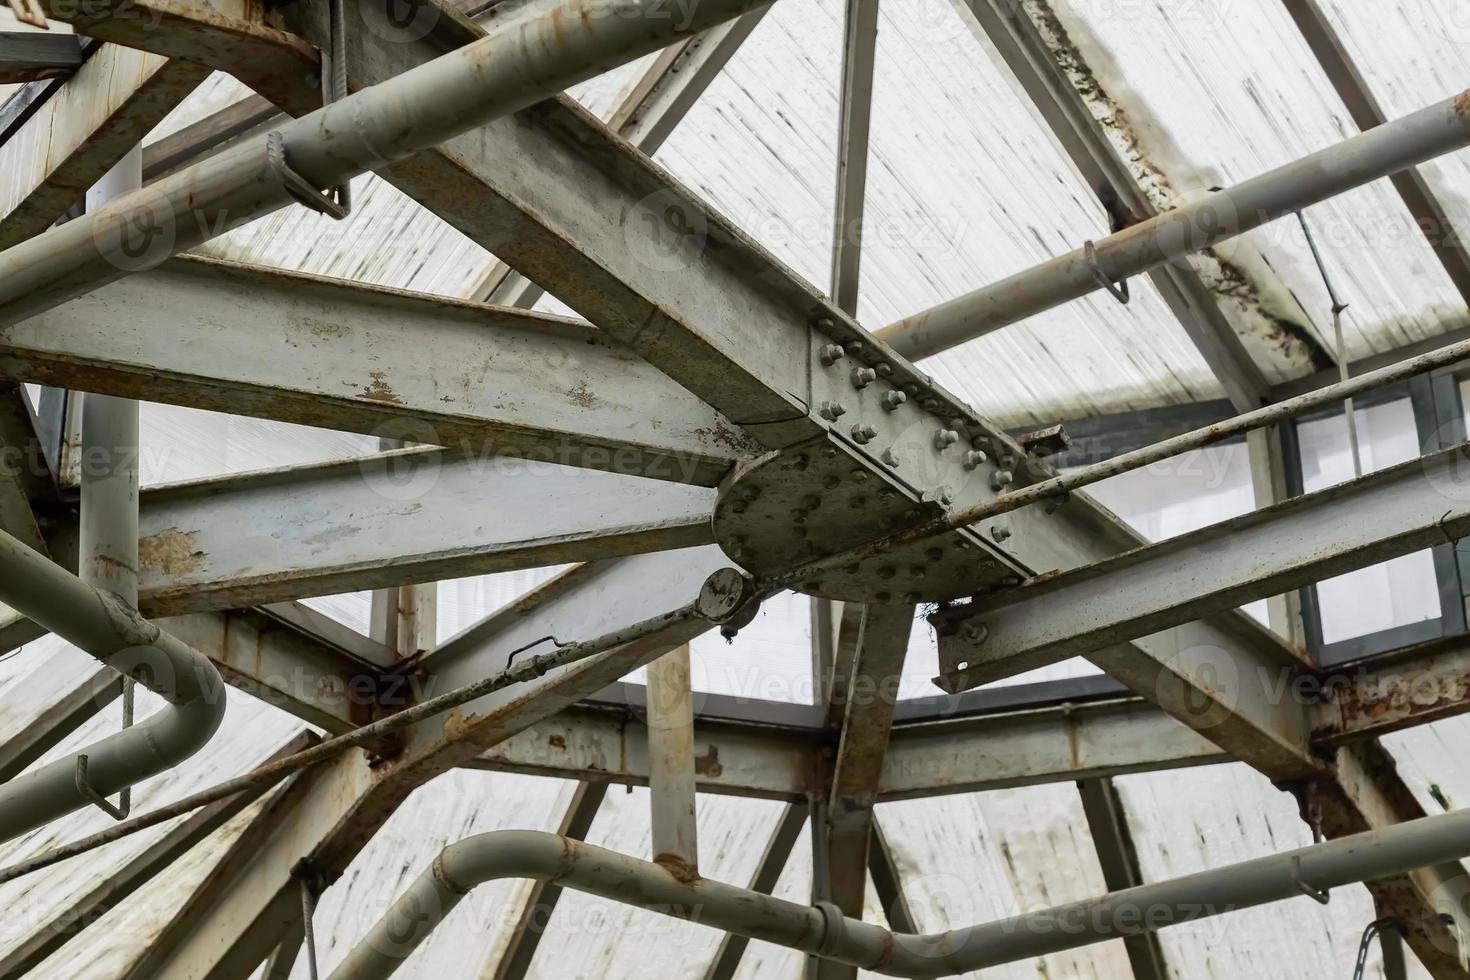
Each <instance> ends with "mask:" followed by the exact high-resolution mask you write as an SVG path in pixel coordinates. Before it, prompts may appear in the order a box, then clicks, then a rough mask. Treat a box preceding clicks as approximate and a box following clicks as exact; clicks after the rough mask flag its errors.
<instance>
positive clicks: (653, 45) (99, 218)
mask: <svg viewBox="0 0 1470 980" xmlns="http://www.w3.org/2000/svg"><path fill="white" fill-rule="evenodd" d="M764 5H765V4H763V3H761V2H758V0H702V2H700V3H698V4H690V5H684V4H670V3H667V2H666V0H565V2H563V3H560V4H557V5H555V6H552V5H550V4H543V5H540V6H539V7H538V8H537V9H536V10H535V12H534V13H531V14H527V15H526V16H523V17H517V18H515V19H514V20H512V21H510V22H509V23H507V24H506V25H505V26H503V27H501V28H499V29H498V30H496V31H494V32H493V33H491V34H489V35H488V36H486V37H483V38H481V39H479V40H478V41H475V42H474V43H472V44H468V45H466V46H465V47H463V48H459V49H457V50H454V51H451V52H448V53H447V54H444V55H441V56H440V57H438V58H435V59H434V60H433V61H430V62H426V63H425V64H422V65H419V66H417V67H415V68H412V69H410V70H409V71H406V72H404V73H403V74H401V75H398V76H395V77H394V78H391V79H388V80H387V81H385V82H382V83H381V84H378V85H374V86H372V87H370V88H366V89H362V90H360V91H358V92H355V93H353V94H352V95H349V96H348V97H347V98H345V99H342V100H341V101H338V102H333V103H331V104H329V105H326V106H324V107H322V108H321V109H318V110H317V111H315V112H312V113H310V114H308V115H306V116H302V117H301V118H300V119H296V120H293V121H289V122H284V123H283V124H282V126H281V128H280V130H279V131H278V132H277V133H274V134H270V135H269V136H267V137H262V138H260V139H257V140H254V141H252V142H251V143H248V144H245V145H243V146H241V147H239V148H237V149H234V150H230V151H227V152H224V153H221V154H220V155H219V156H216V157H213V158H211V159H209V160H205V161H202V162H200V163H198V164H195V165H194V166H192V167H190V168H188V169H187V170H183V171H180V172H179V173H176V174H173V175H172V176H169V177H165V178H164V179H162V180H160V181H158V182H157V183H155V184H153V185H151V186H149V187H147V188H144V189H143V190H141V191H136V192H134V193H132V194H128V195H127V196H125V197H122V198H120V199H118V200H117V201H115V202H113V203H112V204H110V205H108V206H107V207H105V208H102V209H101V210H100V211H98V212H96V213H95V214H89V215H84V216H83V217H81V218H78V219H77V220H75V221H69V222H67V223H66V224H64V225H61V226H60V227H57V228H54V229H52V230H50V231H48V232H46V233H45V234H43V235H38V236H36V237H35V238H32V239H29V240H27V241H25V242H22V243H21V244H19V245H16V246H14V247H12V248H10V249H7V250H6V251H4V252H3V253H0V322H15V321H16V320H20V319H24V318H25V317H28V316H33V315H34V314H36V313H39V312H41V311H43V310H46V309H49V308H51V307H53V306H56V305H58V304H60V303H63V302H65V301H66V300H68V299H72V298H74V297H76V296H79V295H81V294H83V293H85V292H88V291H90V290H93V289H97V288H98V287H100V286H103V285H106V284H107V283H109V282H112V281H115V280H117V279H119V278H121V277H122V276H124V275H128V274H129V273H132V272H138V271H141V270H144V269H148V268H152V267H153V266H155V265H157V264H159V263H160V262H162V261H163V260H164V259H166V258H167V257H168V256H170V255H172V254H173V253H175V252H180V251H183V250H185V249H189V248H192V247H194V246H196V245H199V244H200V243H202V242H205V241H208V240H209V239H211V238H214V237H217V236H218V235H221V234H223V233H224V232H226V231H228V230H229V229H231V228H234V227H238V226H239V225H241V224H244V223H246V222H248V221H252V220H254V219H255V218H259V217H261V216H262V215H265V214H269V213H270V212H272V211H275V210H278V209H280V208H283V207H285V206H286V205H288V204H290V203H292V202H293V201H297V200H300V201H303V202H307V203H312V204H314V205H315V206H317V207H319V208H322V209H330V207H331V205H330V204H329V203H327V202H325V200H324V199H323V197H322V195H321V194H320V193H319V192H318V190H316V189H320V188H327V187H335V186H338V185H341V184H343V183H345V182H346V181H348V180H349V179H350V178H352V177H354V176H356V175H358V174H361V173H364V172H366V171H369V170H376V169H378V168H380V167H382V166H384V165H385V164H387V163H390V162H392V161H394V160H399V159H402V158H404V157H407V156H411V155H412V154H414V153H417V152H419V151H421V150H424V149H427V148H429V147H431V146H435V145H437V144H439V143H442V142H444V141H445V140H448V139H450V138H451V137H454V136H457V135H459V134H460V133H463V132H466V131H467V130H471V129H474V128H475V127H477V126H481V125H483V124H485V123H487V122H490V121H491V120H493V119H496V118H498V117H500V116H504V115H508V114H510V113H512V112H515V111H517V110H519V109H523V108H525V107H527V106H529V105H532V104H534V103H536V102H539V101H541V100H542V99H545V98H547V97H549V96H552V95H555V94H556V93H558V92H560V91H562V90H563V89H565V88H567V87H568V86H570V85H572V84H574V83H576V82H579V81H582V80H584V79H587V78H590V77H592V76H594V75H597V74H600V73H602V72H604V71H607V70H609V69H612V68H616V67H617V66H618V65H621V64H623V63H624V62H627V61H631V60H633V59H634V58H636V57H638V56H640V55H643V54H647V53H648V52H650V51H654V50H657V49H659V48H662V47H664V46H665V45H667V44H669V43H670V42H671V41H674V40H676V39H677V38H680V37H686V36H691V35H694V34H698V33H699V32H700V31H703V30H705V29H706V28H709V27H712V26H714V25H715V24H718V23H721V22H723V21H726V20H729V19H731V18H733V17H737V16H739V15H740V14H743V13H745V12H746V11H748V10H751V9H753V8H755V7H759V6H764ZM686 8H687V9H686ZM293 175H296V176H294V177H293ZM303 186H304V188H305V189H303Z"/></svg>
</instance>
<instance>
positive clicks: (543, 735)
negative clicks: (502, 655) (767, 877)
mask: <svg viewBox="0 0 1470 980" xmlns="http://www.w3.org/2000/svg"><path fill="white" fill-rule="evenodd" d="M829 737H830V736H828V735H825V734H824V733H822V732H817V731H812V730H809V729H804V728H791V727H783V726H779V725H770V724H760V723H746V722H733V721H730V720H728V719H725V718H718V717H716V718H711V717H708V716H706V715H704V714H702V713H701V714H697V715H696V716H695V721H694V739H695V747H694V758H695V780H696V784H697V786H698V788H699V791H700V792H702V793H713V794H718V795H726V796H746V797H754V798H758V799H771V800H788V801H800V800H805V799H808V798H809V797H810V796H812V795H814V794H815V795H818V796H821V795H824V794H825V793H826V791H827V786H828V783H829V781H830V779H831V773H830V767H831V764H832V763H831V758H830V756H829V755H828V750H830V749H831V743H830V741H829ZM1229 760H1230V756H1229V755H1228V754H1227V753H1225V752H1224V751H1223V750H1221V749H1220V748H1219V747H1217V746H1216V745H1214V744H1213V743H1211V742H1210V741H1209V740H1208V739H1206V738H1204V737H1203V736H1201V735H1198V734H1196V733H1195V732H1193V731H1191V730H1190V729H1189V728H1187V727H1185V726H1184V725H1182V724H1180V723H1179V722H1177V721H1175V720H1174V719H1172V718H1170V717H1169V716H1168V715H1166V714H1164V713H1163V712H1161V711H1159V710H1158V709H1157V708H1155V707H1153V706H1151V705H1148V704H1146V703H1144V702H1142V701H1138V700H1130V699H1115V700H1112V701H1107V702H1101V703H1097V704H1089V705H1065V706H1060V707H1055V708H1044V709H1037V710H1033V711H1013V712H1005V713H1002V714H996V715H988V716H983V717H976V718H964V719H955V720H952V721H926V722H919V723H911V724H904V725H899V726H897V727H895V728H894V729H893V732H892V735H891V739H890V744H889V748H888V752H887V755H886V756H885V758H884V760H883V764H882V772H881V775H880V777H879V783H878V799H879V800H883V801H888V800H909V799H919V798H922V797H928V796H944V795H950V794H955V793H975V792H982V791H985V790H992V789H1006V788H1011V787H1016V786H1035V785H1040V784H1043V783H1053V782H1066V781H1069V780H1074V779H1085V778H1092V777H1094V776H1118V775H1125V774H1127V773H1134V772H1148V771H1154V770H1160V769H1176V768H1182V767H1187V766H1203V765H1212V764H1214V763H1217V762H1227V761H1229ZM465 765H466V766H467V767H469V768H475V769H491V770H495V771H501V772H519V773H526V774H530V775H539V776H554V777H558V778H563V779H576V780H581V781H598V782H610V783H618V784H621V785H628V786H646V785H647V784H648V739H647V732H646V730H645V728H644V726H643V725H642V724H641V722H640V718H639V716H630V715H629V714H628V713H626V712H622V711H615V710H611V709H608V708H602V707H594V706H590V705H577V706H574V707H571V708H568V709H567V710H565V711H562V712H561V713H559V714H557V715H554V716H552V717H550V718H547V719H545V720H544V721H540V722H537V723H536V724H535V725H532V726H531V727H529V728H527V729H525V730H524V731H522V732H520V733H519V734H517V735H514V736H512V737H511V738H509V739H506V740H505V741H503V742H501V743H500V744H499V745H497V746H495V747H494V748H492V749H490V750H489V751H488V752H485V753H484V754H482V755H480V756H479V757H477V758H476V759H474V760H473V761H472V762H468V763H465Z"/></svg>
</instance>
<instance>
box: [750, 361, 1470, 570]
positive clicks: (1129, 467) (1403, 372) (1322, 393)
mask: <svg viewBox="0 0 1470 980" xmlns="http://www.w3.org/2000/svg"><path fill="white" fill-rule="evenodd" d="M1467 358H1470V340H1464V341H1460V342H1459V343H1455V344H1448V345H1446V346H1444V347H1441V348H1439V349H1438V350H1434V351H1430V352H1429V353H1427V354H1420V355H1419V356H1417V357H1411V358H1408V359H1406V360H1403V361H1399V362H1398V363H1397V364H1390V365H1389V366H1388V367H1385V368H1379V369H1378V370H1377V371H1370V372H1368V373H1367V374H1361V375H1359V376H1358V377H1356V378H1352V379H1350V380H1348V381H1340V382H1338V383H1337V384H1332V385H1327V386H1325V387H1322V388H1318V389H1317V390H1316V391H1310V392H1307V393H1306V394H1304V395H1297V396H1296V397H1294V398H1288V399H1287V400H1286V401H1282V402H1277V403H1276V404H1274V405H1267V406H1266V407H1265V408H1258V409H1256V410H1255V411H1254V412H1246V413H1245V414H1243V415H1237V416H1235V417H1234V418H1229V419H1225V420H1224V421H1222V422H1216V423H1214V424H1212V425H1207V426H1205V427H1203V428H1200V429H1195V430H1194V431H1192V432H1186V433H1183V434H1182V435H1178V436H1174V437H1173V438H1170V439H1165V440H1163V441H1161V442H1156V443H1154V444H1153V445H1151V446H1144V447H1143V448H1141V449H1135V450H1133V451H1132V452H1127V453H1123V454H1122V455H1119V456H1114V457H1113V458H1112V459H1107V460H1103V461H1102V462H1100V463H1093V464H1092V465H1090V466H1083V467H1079V468H1078V469H1075V470H1072V471H1070V472H1068V473H1062V474H1059V475H1057V476H1054V477H1051V478H1049V479H1046V480H1041V481H1040V482H1038V483H1033V484H1031V485H1030V486H1027V487H1022V488H1021V489H1019V490H1015V491H1012V492H1011V493H1007V494H1004V495H1002V496H999V497H995V498H993V499H991V500H988V501H984V502H982V503H978V504H976V505H974V506H973V507H967V508H965V509H963V510H957V511H955V512H954V513H952V514H944V515H941V516H939V517H936V518H934V519H933V520H929V521H925V522H924V523H922V524H917V525H915V526H913V527H910V528H905V529H904V530H901V531H896V532H894V533H892V534H886V535H883V536H882V537H878V538H874V539H873V540H872V541H868V542H866V543H864V544H861V545H859V546H858V547H856V548H851V549H849V550H847V551H843V552H841V553H839V554H835V555H829V556H827V557H825V558H820V559H818V560H816V561H814V562H809V563H807V564H806V565H802V566H800V567H798V568H794V569H791V570H788V571H786V572H782V573H781V574H779V575H775V576H771V577H770V578H767V579H763V580H762V581H761V582H760V583H759V588H760V590H761V591H762V592H763V593H766V594H769V593H771V592H774V591H777V590H779V589H783V588H787V587H789V586H792V585H794V584H796V583H799V582H803V581H806V580H808V579H810V578H812V577H813V575H816V574H819V573H821V572H823V571H826V570H827V569H830V568H838V567H841V566H843V565H847V564H850V563H852V562H856V561H862V560H863V559H866V558H871V557H873V556H875V555H880V554H884V553H886V552H888V551H892V550H893V549H894V548H897V547H901V546H903V545H906V544H912V543H913V542H915V541H921V540H923V539H925V538H929V537H933V536H934V535H936V534H945V533H948V532H950V531H956V530H959V529H960V528H964V527H969V526H970V525H971V524H975V523H976V522H978V521H982V520H985V519H987V518H991V517H997V516H999V515H1001V514H1008V513H1010V512H1011V511H1014V510H1019V509H1021V508H1022V507H1026V506H1029V505H1031V504H1035V503H1039V502H1040V501H1043V500H1046V499H1048V498H1050V497H1059V496H1062V495H1064V494H1067V493H1070V492H1072V491H1073V490H1079V489H1081V488H1082V487H1086V486H1089V485H1091V484H1093V483H1097V482H1099V481H1101V480H1106V479H1108V478H1109V477H1113V476H1118V475H1119V474H1122V473H1129V472H1131V471H1133V470H1136V469H1140V468H1142V467H1144V466H1148V465H1150V464H1152V463H1157V462H1159V461H1160V460H1164V459H1168V458H1170V457H1171V456H1178V455H1179V454H1180V453H1184V452H1188V451H1190V450H1193V449H1201V448H1203V447H1205V446H1209V445H1213V444H1215V443H1219V442H1224V441H1225V440H1227V439H1233V438H1235V437H1237V436H1242V435H1245V434H1246V433H1247V432H1251V431H1254V430H1256V429H1264V428H1267V427H1269V426H1273V425H1276V424H1278V423H1280V422H1284V421H1286V420H1287V419H1291V418H1295V417H1296V416H1298V415H1302V414H1305V413H1307V412H1310V411H1312V410H1314V409H1317V408H1321V407H1323V406H1326V405H1331V404H1334V403H1336V402H1340V401H1343V400H1344V399H1347V398H1351V397H1353V396H1355V395H1360V394H1363V393H1364V392H1368V391H1373V390H1375V389H1378V388H1385V387H1387V386H1389V385H1391V384H1396V383H1397V382H1400V381H1403V380H1405V379H1408V378H1412V377H1415V376H1417V375H1420V374H1424V373H1426V372H1428V371H1433V370H1435V369H1437V368H1441V367H1448V366H1449V365H1451V364H1456V363H1459V362H1460V361H1463V360H1465V359H1467Z"/></svg>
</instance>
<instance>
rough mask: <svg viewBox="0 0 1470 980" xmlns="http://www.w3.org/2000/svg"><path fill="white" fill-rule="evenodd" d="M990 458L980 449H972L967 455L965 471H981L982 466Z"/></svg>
mask: <svg viewBox="0 0 1470 980" xmlns="http://www.w3.org/2000/svg"><path fill="white" fill-rule="evenodd" d="M989 458H990V457H989V456H987V455H985V453H983V452H981V451H980V450H979V449H971V450H970V451H969V452H967V453H965V469H967V470H974V469H979V467H980V464H981V463H983V462H985V461H986V460H987V459H989Z"/></svg>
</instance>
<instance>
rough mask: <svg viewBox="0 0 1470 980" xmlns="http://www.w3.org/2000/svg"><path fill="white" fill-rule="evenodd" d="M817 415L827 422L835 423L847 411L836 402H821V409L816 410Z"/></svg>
mask: <svg viewBox="0 0 1470 980" xmlns="http://www.w3.org/2000/svg"><path fill="white" fill-rule="evenodd" d="M818 414H820V415H821V416H822V418H824V419H826V420H827V421H828V422H836V421H837V420H838V419H839V418H841V417H842V416H844V415H846V414H847V409H845V408H843V407H842V405H841V404H840V403H838V402H832V401H826V402H822V407H821V408H820V409H819V410H818Z"/></svg>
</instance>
